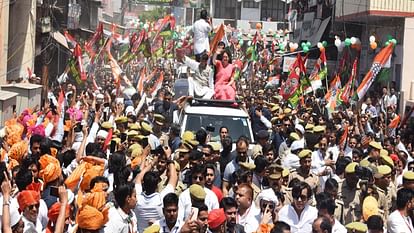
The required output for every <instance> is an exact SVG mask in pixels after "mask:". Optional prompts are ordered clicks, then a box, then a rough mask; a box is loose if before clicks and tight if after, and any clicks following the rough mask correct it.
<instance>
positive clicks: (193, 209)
mask: <svg viewBox="0 0 414 233" xmlns="http://www.w3.org/2000/svg"><path fill="white" fill-rule="evenodd" d="M197 218H198V208H196V207H191V219H190V221H196V220H197Z"/></svg>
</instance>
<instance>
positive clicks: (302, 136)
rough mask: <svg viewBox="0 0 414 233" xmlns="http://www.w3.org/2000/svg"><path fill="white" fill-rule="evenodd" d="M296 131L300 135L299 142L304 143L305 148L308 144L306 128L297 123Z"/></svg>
mask: <svg viewBox="0 0 414 233" xmlns="http://www.w3.org/2000/svg"><path fill="white" fill-rule="evenodd" d="M295 132H296V133H297V134H298V135H299V140H298V141H299V143H301V144H302V146H303V148H304V147H305V146H306V141H305V138H304V135H305V128H304V127H303V125H301V124H296V125H295Z"/></svg>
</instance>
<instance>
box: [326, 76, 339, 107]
mask: <svg viewBox="0 0 414 233" xmlns="http://www.w3.org/2000/svg"><path fill="white" fill-rule="evenodd" d="M340 89H341V77H339V75H338V74H337V75H336V76H335V78H334V79H333V80H332V81H331V83H330V85H329V90H328V92H327V93H326V95H325V99H326V101H327V104H326V107H327V108H328V109H329V110H331V111H333V110H335V108H336V100H337V98H338V96H339V91H340Z"/></svg>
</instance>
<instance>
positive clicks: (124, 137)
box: [120, 133, 127, 142]
mask: <svg viewBox="0 0 414 233" xmlns="http://www.w3.org/2000/svg"><path fill="white" fill-rule="evenodd" d="M120 137H121V142H125V141H126V139H127V134H126V133H121V135H120Z"/></svg>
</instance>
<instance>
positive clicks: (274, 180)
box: [267, 164, 292, 205]
mask: <svg viewBox="0 0 414 233" xmlns="http://www.w3.org/2000/svg"><path fill="white" fill-rule="evenodd" d="M268 169H269V176H268V177H267V180H268V182H269V187H270V188H272V189H273V191H274V193H277V192H280V193H282V195H283V197H284V198H283V199H284V202H283V203H282V204H285V205H286V204H290V203H291V202H292V195H291V194H292V193H291V189H290V188H287V187H286V186H284V185H282V182H283V180H282V172H283V168H282V167H281V166H280V165H277V164H271V165H270V166H269V168H268Z"/></svg>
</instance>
